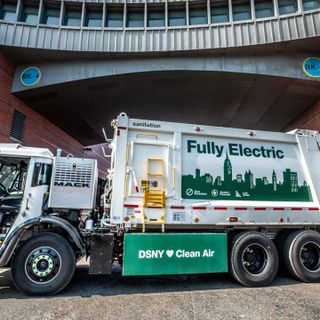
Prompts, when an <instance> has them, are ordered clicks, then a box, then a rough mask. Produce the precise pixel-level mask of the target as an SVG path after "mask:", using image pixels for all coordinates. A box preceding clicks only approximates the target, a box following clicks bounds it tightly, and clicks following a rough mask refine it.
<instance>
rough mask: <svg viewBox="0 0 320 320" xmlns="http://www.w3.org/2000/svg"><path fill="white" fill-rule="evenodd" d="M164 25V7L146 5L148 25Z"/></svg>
mask: <svg viewBox="0 0 320 320" xmlns="http://www.w3.org/2000/svg"><path fill="white" fill-rule="evenodd" d="M164 26H165V7H164V6H159V5H157V6H152V5H148V27H164Z"/></svg>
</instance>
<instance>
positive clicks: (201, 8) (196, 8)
mask: <svg viewBox="0 0 320 320" xmlns="http://www.w3.org/2000/svg"><path fill="white" fill-rule="evenodd" d="M189 23H190V24H191V25H194V24H207V23H208V11H207V4H206V3H198V4H193V3H190V5H189Z"/></svg>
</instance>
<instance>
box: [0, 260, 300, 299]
mask: <svg viewBox="0 0 320 320" xmlns="http://www.w3.org/2000/svg"><path fill="white" fill-rule="evenodd" d="M298 283H299V282H298V281H295V280H294V279H291V278H288V277H285V276H283V275H279V276H278V277H277V278H276V279H275V281H274V282H273V283H272V284H271V287H274V286H288V285H294V284H298ZM224 289H238V290H239V291H240V292H239V294H241V290H242V289H244V287H243V286H241V285H239V284H238V283H237V282H235V281H234V280H233V279H232V278H231V276H229V275H228V274H201V275H188V276H185V275H182V276H136V277H123V276H121V273H119V272H116V273H113V274H112V275H110V276H92V275H89V274H88V266H86V265H84V266H83V265H82V266H78V267H77V270H76V273H75V276H74V278H73V279H72V281H71V283H70V284H69V285H68V287H67V288H66V289H64V290H63V291H62V292H61V293H60V294H58V295H56V296H55V297H72V296H74V297H91V296H94V295H99V296H116V295H128V294H152V293H154V294H158V293H168V292H184V291H206V290H224ZM10 298H16V299H31V298H32V297H28V296H25V295H23V294H21V293H19V292H18V291H17V290H16V289H15V288H14V286H13V284H12V282H11V280H10V270H6V271H2V273H1V274H0V299H10Z"/></svg>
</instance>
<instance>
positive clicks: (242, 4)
mask: <svg viewBox="0 0 320 320" xmlns="http://www.w3.org/2000/svg"><path fill="white" fill-rule="evenodd" d="M232 14H233V21H242V20H250V19H251V6H250V1H247V0H246V1H242V0H241V1H233V2H232Z"/></svg>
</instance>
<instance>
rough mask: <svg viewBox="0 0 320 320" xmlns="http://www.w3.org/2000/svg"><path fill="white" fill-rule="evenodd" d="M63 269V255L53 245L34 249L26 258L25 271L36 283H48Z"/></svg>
mask: <svg viewBox="0 0 320 320" xmlns="http://www.w3.org/2000/svg"><path fill="white" fill-rule="evenodd" d="M60 270H61V257H60V255H59V253H58V252H57V251H56V250H55V249H53V248H51V247H39V248H36V249H34V250H33V251H32V252H31V253H30V254H29V256H28V257H27V259H26V263H25V271H26V275H27V276H28V278H29V279H30V280H31V281H33V282H36V283H48V282H50V281H52V280H53V279H54V278H56V277H57V275H58V274H59V272H60Z"/></svg>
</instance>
